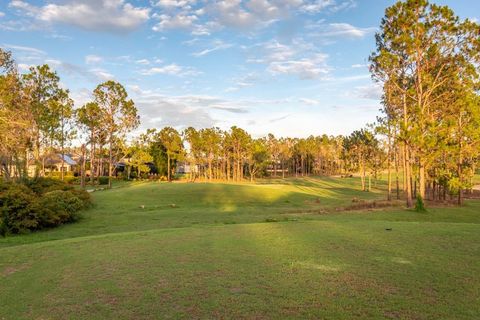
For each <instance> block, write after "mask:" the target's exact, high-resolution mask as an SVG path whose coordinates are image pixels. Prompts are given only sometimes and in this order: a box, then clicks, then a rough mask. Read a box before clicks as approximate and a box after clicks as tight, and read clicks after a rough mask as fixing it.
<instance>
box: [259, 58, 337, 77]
mask: <svg viewBox="0 0 480 320" xmlns="http://www.w3.org/2000/svg"><path fill="white" fill-rule="evenodd" d="M327 57H328V56H327V55H326V54H317V55H315V56H313V57H311V58H303V59H299V60H287V61H277V62H272V63H271V64H270V66H269V67H268V71H270V72H271V73H272V74H289V75H296V76H298V77H299V78H300V79H316V78H319V77H320V76H322V75H323V76H326V75H327V74H328V72H329V68H328V66H327V64H326V59H327Z"/></svg>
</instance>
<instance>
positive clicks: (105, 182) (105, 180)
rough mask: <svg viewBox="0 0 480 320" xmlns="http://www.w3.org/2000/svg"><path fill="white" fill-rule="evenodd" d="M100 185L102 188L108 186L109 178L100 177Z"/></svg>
mask: <svg viewBox="0 0 480 320" xmlns="http://www.w3.org/2000/svg"><path fill="white" fill-rule="evenodd" d="M98 184H99V185H101V186H104V185H107V184H108V177H104V176H101V177H98Z"/></svg>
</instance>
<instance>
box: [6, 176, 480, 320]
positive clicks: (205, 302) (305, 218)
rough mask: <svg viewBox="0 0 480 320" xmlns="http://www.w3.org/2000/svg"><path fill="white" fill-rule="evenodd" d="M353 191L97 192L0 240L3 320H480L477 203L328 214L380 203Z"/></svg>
mask: <svg viewBox="0 0 480 320" xmlns="http://www.w3.org/2000/svg"><path fill="white" fill-rule="evenodd" d="M358 184H359V182H358V180H357V179H355V178H351V179H350V178H349V179H340V178H322V179H317V178H305V179H288V180H286V181H284V182H282V181H263V182H262V181H261V182H259V183H257V184H255V185H250V184H200V183H198V184H189V183H173V184H169V183H134V184H129V185H122V186H121V187H119V188H116V189H114V190H109V191H100V192H95V193H94V194H93V195H94V201H95V206H94V208H92V209H91V210H89V211H87V212H85V213H84V214H83V215H84V219H82V220H81V221H80V222H78V223H76V224H71V225H66V226H63V227H61V228H58V229H54V230H50V231H46V232H39V233H35V234H30V235H22V236H15V237H9V238H6V239H0V301H1V304H0V319H105V318H109V319H164V318H167V319H168V318H170V319H171V318H173V319H176V318H195V319H197V318H202V319H207V318H210V319H211V318H232V319H242V318H244V319H252V318H256V319H285V318H292V319H298V318H311V319H318V318H325V319H353V318H357V319H478V318H480V277H479V274H480V258H479V257H480V202H479V201H470V202H467V204H466V206H465V207H462V208H457V207H451V208H435V209H430V210H429V212H428V213H415V212H412V211H407V210H403V209H401V208H392V209H385V210H375V211H364V212H352V211H348V212H336V211H335V210H334V209H333V208H334V207H339V206H348V205H349V204H351V201H352V198H354V197H356V198H361V199H369V200H373V199H383V198H384V193H382V191H381V190H379V189H374V190H373V192H371V193H364V192H361V191H360V190H359V189H358ZM379 187H381V188H383V187H384V186H383V185H380V186H379ZM142 206H143V207H142ZM268 221H270V222H268ZM273 221H277V222H273ZM386 229H391V230H386Z"/></svg>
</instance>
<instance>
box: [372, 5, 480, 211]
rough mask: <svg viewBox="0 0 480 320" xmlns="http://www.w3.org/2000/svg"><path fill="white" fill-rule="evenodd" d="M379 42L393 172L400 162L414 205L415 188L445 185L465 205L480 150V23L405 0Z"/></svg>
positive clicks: (441, 194)
mask: <svg viewBox="0 0 480 320" xmlns="http://www.w3.org/2000/svg"><path fill="white" fill-rule="evenodd" d="M376 45H377V49H376V51H375V52H374V53H373V54H372V55H371V57H370V61H371V72H372V74H373V77H374V79H375V80H377V81H378V82H379V83H380V84H381V85H382V86H383V114H384V116H383V117H382V118H381V119H380V121H379V124H380V127H381V130H380V132H381V133H382V134H383V135H385V137H386V140H387V154H388V156H387V162H388V168H389V172H390V167H391V164H392V163H395V164H397V165H398V162H400V165H401V167H402V169H403V181H404V183H403V184H404V190H405V194H406V201H407V205H408V206H412V198H414V197H415V195H416V196H417V197H420V198H422V199H426V198H430V199H432V200H438V199H441V198H445V195H446V194H447V192H455V193H456V194H457V195H458V202H459V203H460V204H461V203H462V201H463V190H465V189H468V188H469V187H470V185H471V177H472V176H473V174H474V172H475V165H476V163H477V162H478V158H479V153H480V96H479V89H480V78H479V65H480V26H479V25H478V24H476V23H474V22H473V21H470V20H468V19H466V20H460V19H459V18H458V17H457V16H456V15H455V14H454V12H453V11H452V10H451V9H449V8H448V7H445V6H438V5H435V4H430V3H428V1H426V0H408V1H399V2H397V3H396V4H395V5H393V6H391V7H389V8H387V9H386V13H385V17H384V18H383V20H382V22H381V26H380V32H379V33H378V34H377V35H376ZM389 177H390V174H389ZM389 190H391V183H389ZM389 194H390V193H389Z"/></svg>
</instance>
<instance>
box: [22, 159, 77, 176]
mask: <svg viewBox="0 0 480 320" xmlns="http://www.w3.org/2000/svg"><path fill="white" fill-rule="evenodd" d="M43 165H44V166H45V172H46V173H49V172H60V171H61V169H62V155H61V154H59V153H52V154H50V155H48V156H46V157H45V159H44V160H43V163H42V166H43ZM76 165H77V162H76V161H75V160H73V159H72V156H71V155H68V154H65V155H63V172H72V171H75V167H76ZM35 169H36V165H35V163H30V164H29V166H28V175H29V176H33V175H34V174H35Z"/></svg>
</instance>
